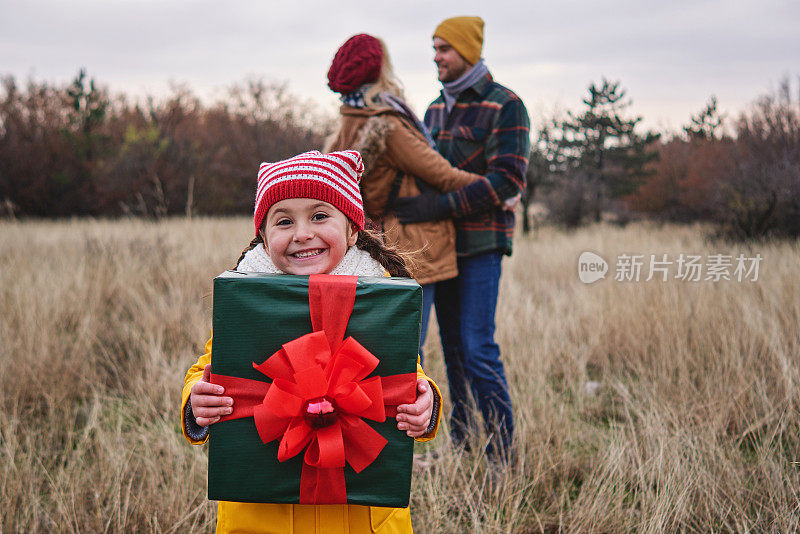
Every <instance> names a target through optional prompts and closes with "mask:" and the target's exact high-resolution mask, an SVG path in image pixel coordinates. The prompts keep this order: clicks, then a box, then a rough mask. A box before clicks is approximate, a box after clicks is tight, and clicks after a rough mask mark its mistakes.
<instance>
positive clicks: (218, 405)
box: [189, 364, 233, 426]
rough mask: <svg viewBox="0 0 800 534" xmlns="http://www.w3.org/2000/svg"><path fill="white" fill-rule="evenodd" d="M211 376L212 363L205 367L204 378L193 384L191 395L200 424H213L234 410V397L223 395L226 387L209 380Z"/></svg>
mask: <svg viewBox="0 0 800 534" xmlns="http://www.w3.org/2000/svg"><path fill="white" fill-rule="evenodd" d="M210 378H211V364H208V365H206V366H205V368H204V369H203V378H201V379H200V381H199V382H196V383H195V384H194V385H193V386H192V393H191V395H190V396H189V402H191V403H192V413H193V414H194V418H195V421H197V424H198V425H200V426H208V425H213V424H214V423H216V422H217V421H219V419H220V417H222V416H223V415H228V414H229V413H232V412H233V399H232V398H231V397H223V396H222V394H223V393H225V389H224V388H223V387H222V386H218V385H216V384H212V383H211V382H209V379H210Z"/></svg>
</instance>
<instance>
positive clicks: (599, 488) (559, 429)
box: [0, 218, 800, 532]
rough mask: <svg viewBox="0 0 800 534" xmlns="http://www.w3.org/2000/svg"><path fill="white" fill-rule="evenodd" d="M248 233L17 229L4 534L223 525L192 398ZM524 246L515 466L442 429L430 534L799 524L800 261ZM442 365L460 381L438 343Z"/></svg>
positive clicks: (5, 367) (566, 243) (4, 305)
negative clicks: (746, 267) (757, 267)
mask: <svg viewBox="0 0 800 534" xmlns="http://www.w3.org/2000/svg"><path fill="white" fill-rule="evenodd" d="M249 234H250V223H249V222H248V220H247V219H245V218H242V219H195V220H192V221H186V220H174V221H169V222H166V223H161V224H156V223H148V222H142V221H122V222H99V221H65V222H41V223H38V222H35V223H32V222H29V223H0V316H1V317H2V321H1V322H0V384H2V385H1V386H0V502H2V506H0V514H1V515H0V518H2V519H0V530H2V531H8V532H31V531H59V532H102V531H112V532H116V531H132V532H147V531H151V532H190V531H209V530H211V529H212V528H213V521H214V507H213V505H212V504H211V503H209V502H207V501H206V498H205V469H206V460H205V455H204V450H203V448H202V447H192V446H189V445H188V444H186V442H185V441H184V440H183V438H182V436H181V433H180V430H179V428H178V426H179V423H178V402H179V401H178V398H179V391H180V387H181V385H182V380H183V375H184V372H185V370H186V368H187V367H188V366H189V365H190V364H191V363H192V362H193V361H194V359H195V358H196V355H197V354H198V352H199V351H200V350H201V348H202V344H203V343H204V341H205V339H206V337H207V335H208V333H209V329H210V306H211V299H210V288H211V279H212V278H213V276H214V275H216V274H217V273H218V272H220V271H222V270H224V269H226V268H228V267H230V265H231V263H232V262H233V260H235V259H236V258H237V257H238V253H239V252H240V250H241V248H242V247H243V246H244V244H245V243H246V242H247V241H248V240H249V237H250V235H249ZM515 246H516V251H515V253H514V255H513V257H512V258H510V259H507V260H505V264H504V275H503V279H502V287H501V298H500V305H499V310H498V335H497V337H498V341H499V343H500V345H501V347H502V349H503V354H504V359H505V361H506V368H507V373H508V375H509V380H510V384H511V388H512V398H513V400H514V402H515V408H516V412H515V416H516V423H517V438H518V451H517V454H518V456H517V458H518V462H517V465H516V468H515V469H514V470H509V471H507V472H505V473H501V474H500V477H499V480H497V478H496V477H495V478H493V477H491V476H487V473H486V462H485V461H484V460H483V459H482V458H481V457H480V454H478V453H465V452H463V451H459V450H453V449H452V448H450V447H449V444H448V439H447V436H446V432H443V433H442V435H441V437H440V438H439V439H437V440H436V441H434V442H433V443H432V446H434V447H438V448H439V449H440V450H441V453H442V455H441V458H440V460H439V461H438V462H436V463H434V464H433V465H432V466H431V467H429V468H427V469H419V470H417V471H416V474H415V479H414V486H413V494H412V510H413V516H414V525H415V528H416V529H417V530H418V531H420V532H537V531H546V532H557V531H584V532H588V531H602V532H634V531H635V532H662V531H676V530H681V531H691V532H710V531H767V530H769V531H793V530H797V529H798V528H800V509H798V503H800V500H799V499H798V488H800V475H799V474H798V465H799V464H798V461H800V433H799V432H798V430H799V428H798V427H800V417H799V416H798V404H799V402H798V401H800V398H799V396H798V380H799V379H800V363H799V362H798V348H800V333H798V324H800V280H799V279H798V266H800V249H798V245H797V243H779V244H764V245H756V246H752V247H751V248H749V249H747V248H742V247H741V246H734V245H728V244H725V243H708V242H705V241H704V240H703V238H702V231H701V229H700V228H697V227H677V226H663V227H657V226H651V225H647V224H638V225H634V226H630V227H628V228H627V229H624V230H623V229H618V228H614V227H609V226H594V227H590V228H587V229H583V230H579V231H576V232H573V233H564V232H561V231H558V230H555V229H550V228H543V229H541V230H539V232H538V234H536V235H535V236H534V237H531V238H524V239H523V238H520V239H518V240H517V242H516V244H515ZM584 250H593V251H595V252H597V253H599V254H600V255H602V256H603V257H605V258H606V259H607V260H609V262H610V263H612V269H613V260H614V258H615V257H616V256H617V255H618V254H621V253H645V254H649V253H653V254H663V253H668V254H670V255H671V256H677V254H679V253H681V252H683V253H693V254H702V255H705V256H707V255H709V254H712V253H717V252H721V253H725V254H736V253H738V252H739V251H742V252H745V253H746V255H754V254H755V253H756V252H760V253H761V255H762V256H763V257H764V261H763V262H762V265H761V271H760V277H759V280H758V281H757V282H741V283H740V282H719V283H712V282H697V283H690V282H681V281H676V280H671V281H669V282H667V283H663V282H656V281H651V282H638V283H635V282H632V283H622V282H615V281H613V280H611V279H607V280H604V281H600V282H597V283H595V284H593V285H584V284H582V283H581V282H580V281H579V280H578V277H577V274H576V262H577V258H578V255H579V254H580V252H582V251H584ZM611 277H613V272H612V273H611ZM611 277H610V278H611ZM426 366H427V370H428V372H429V374H431V375H432V376H434V377H435V378H436V379H437V381H439V382H440V384H444V383H445V382H446V380H445V373H444V368H443V365H442V362H441V356H440V351H439V349H438V345H437V343H436V335H435V332H431V334H430V337H429V341H428V344H427V357H426ZM589 383H592V384H591V387H590V385H587V384H589ZM445 389H446V388H445ZM475 439H476V443H480V442H481V439H483V438H482V436H476V438H475ZM473 449H474V450H478V451H479V450H480V449H481V448H480V446H476V447H474V448H473Z"/></svg>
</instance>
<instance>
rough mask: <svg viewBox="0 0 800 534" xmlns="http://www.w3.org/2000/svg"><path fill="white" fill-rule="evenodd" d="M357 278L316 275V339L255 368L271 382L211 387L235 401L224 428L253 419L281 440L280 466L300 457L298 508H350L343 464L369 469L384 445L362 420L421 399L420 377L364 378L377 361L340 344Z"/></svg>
mask: <svg viewBox="0 0 800 534" xmlns="http://www.w3.org/2000/svg"><path fill="white" fill-rule="evenodd" d="M357 280H358V277H356V276H332V275H324V274H318V275H312V276H310V277H309V285H308V301H309V312H310V314H311V325H312V327H313V329H314V332H312V333H310V334H306V335H304V336H301V337H299V338H297V339H295V340H293V341H290V342H288V343H286V344H284V345H283V346H282V347H281V349H280V350H278V351H277V352H276V353H275V354H273V355H272V356H270V357H269V358H267V359H266V360H265V361H264V362H263V363H261V364H258V365H257V364H255V363H253V367H254V368H255V369H256V370H258V371H259V372H261V373H263V374H264V375H266V376H268V377H270V378H272V383H271V384H270V383H267V382H261V381H258V380H249V379H246V378H239V377H233V376H225V375H216V374H212V375H211V382H213V383H215V384H219V385H221V386H223V387H224V388H225V394H226V395H228V396H231V397H233V399H234V411H233V413H231V414H229V415H227V416H224V417H222V418H221V419H220V421H227V420H229V419H239V418H243V417H253V419H254V421H255V425H256V429H257V430H258V435H259V437H260V438H261V440H262V441H263V442H264V443H269V442H270V441H273V440H276V439H278V438H280V440H281V441H280V444H279V446H278V461H281V462H283V461H285V460H288V459H289V458H293V457H294V456H297V455H298V454H300V453H301V452H303V450H305V454H304V456H303V470H302V473H301V476H300V499H299V502H300V504H343V503H346V502H347V489H346V486H345V479H344V466H345V463H347V464H348V465H350V467H352V468H353V470H354V471H355V472H356V473H360V472H361V471H362V470H363V469H364V468H366V467H367V466H368V465H370V464H371V463H372V462H374V461H375V459H376V458H377V457H378V455H379V454H380V452H381V450H383V448H384V446H386V443H387V441H386V439H385V438H384V437H383V436H381V435H380V434H379V433H378V432H376V431H375V430H374V429H373V428H372V427H371V426H370V425H368V424H367V423H366V422H365V421H364V419H370V420H372V421H377V422H383V421H385V420H386V417H394V416H395V415H397V405H399V404H403V403H410V402H414V400H415V399H416V373H406V374H401V375H392V376H387V377H379V376H373V377H371V378H367V376H368V375H369V374H370V373H371V372H372V371H374V370H375V368H376V367H377V365H378V358H376V357H375V356H374V355H372V354H371V353H370V352H369V351H368V350H367V349H365V348H364V347H363V346H361V344H359V343H358V342H357V341H356V340H355V339H353V338H352V337H348V338H347V339H345V340H343V339H342V338H343V337H344V332H345V330H346V329H347V322H348V320H349V319H350V314H351V313H352V311H353V304H354V303H355V297H356V284H357Z"/></svg>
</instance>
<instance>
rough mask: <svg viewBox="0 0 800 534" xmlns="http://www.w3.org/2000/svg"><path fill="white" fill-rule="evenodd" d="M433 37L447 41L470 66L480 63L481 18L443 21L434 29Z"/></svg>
mask: <svg viewBox="0 0 800 534" xmlns="http://www.w3.org/2000/svg"><path fill="white" fill-rule="evenodd" d="M433 36H434V37H441V38H442V39H444V40H445V41H447V42H448V43H449V44H450V46H452V47H453V48H455V49H456V52H458V53H459V54H461V57H463V58H464V59H465V60H467V61H468V62H469V63H470V64H471V65H474V64H475V63H477V62H478V61H480V59H481V50H482V49H483V19H482V18H480V17H453V18H449V19H446V20H443V21H442V23H441V24H439V25H438V26H437V27H436V30H435V31H434V32H433Z"/></svg>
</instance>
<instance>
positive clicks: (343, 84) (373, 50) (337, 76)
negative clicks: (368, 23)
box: [328, 33, 383, 94]
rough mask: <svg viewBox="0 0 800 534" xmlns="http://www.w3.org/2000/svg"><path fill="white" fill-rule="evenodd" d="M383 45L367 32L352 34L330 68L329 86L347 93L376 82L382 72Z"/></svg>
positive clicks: (340, 48)
mask: <svg viewBox="0 0 800 534" xmlns="http://www.w3.org/2000/svg"><path fill="white" fill-rule="evenodd" d="M382 63H383V47H381V42H380V41H379V40H378V39H377V38H375V37H373V36H371V35H367V34H366V33H360V34H358V35H354V36H352V37H351V38H350V39H348V40H347V41H345V43H344V44H343V45H342V46H341V47H339V50H337V51H336V55H335V56H333V62H332V63H331V68H330V69H328V87H330V88H331V90H333V91H335V92H337V93H342V94H347V93H352V92H353V91H355V90H356V89H358V88H359V87H360V86H361V85H363V84H365V83H370V82H374V81H376V80H377V79H378V76H379V75H380V73H381V65H382Z"/></svg>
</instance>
